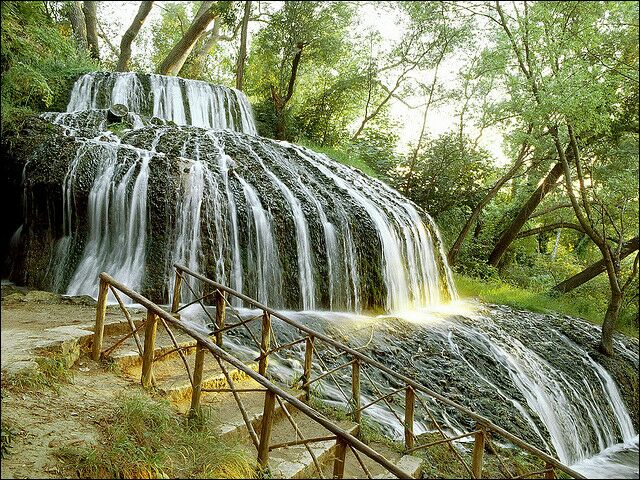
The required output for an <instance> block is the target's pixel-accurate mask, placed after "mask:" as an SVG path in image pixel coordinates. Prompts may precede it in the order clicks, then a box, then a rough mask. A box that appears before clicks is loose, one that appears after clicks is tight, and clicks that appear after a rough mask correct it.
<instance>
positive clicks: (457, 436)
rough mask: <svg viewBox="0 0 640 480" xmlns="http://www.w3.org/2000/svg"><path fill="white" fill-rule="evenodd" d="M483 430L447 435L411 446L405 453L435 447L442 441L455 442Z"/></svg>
mask: <svg viewBox="0 0 640 480" xmlns="http://www.w3.org/2000/svg"><path fill="white" fill-rule="evenodd" d="M481 431H482V430H474V431H473V432H469V433H463V434H461V435H456V436H455V437H447V438H443V439H442V440H436V441H435V442H431V443H425V444H424V445H418V446H417V447H413V448H410V449H408V450H405V453H411V452H415V451H416V450H422V449H423V448H429V447H433V446H434V445H440V444H441V443H446V442H453V441H454V440H460V439H461V438H464V437H470V436H471V435H475V434H476V433H480V432H481Z"/></svg>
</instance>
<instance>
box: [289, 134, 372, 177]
mask: <svg viewBox="0 0 640 480" xmlns="http://www.w3.org/2000/svg"><path fill="white" fill-rule="evenodd" d="M297 143H298V144H299V145H302V146H304V147H307V148H308V149H310V150H313V151H314V152H318V153H324V154H325V155H326V156H327V157H329V158H331V159H332V160H335V161H336V162H339V163H342V164H343V165H349V166H351V167H355V168H358V169H360V170H362V171H363V172H364V173H366V174H367V175H369V176H370V177H373V178H378V174H377V173H376V172H375V170H373V168H371V167H370V166H369V165H368V164H367V163H366V162H365V161H364V160H363V159H361V158H359V157H358V156H356V155H350V154H348V153H347V152H345V151H343V150H340V149H338V148H333V147H323V146H320V145H318V144H316V143H313V142H312V141H310V140H306V139H299V140H298V141H297Z"/></svg>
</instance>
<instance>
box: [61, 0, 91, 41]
mask: <svg viewBox="0 0 640 480" xmlns="http://www.w3.org/2000/svg"><path fill="white" fill-rule="evenodd" d="M65 15H66V16H67V18H68V19H69V22H70V23H71V30H72V31H73V38H75V40H76V44H77V45H78V48H79V49H80V50H81V51H86V50H87V46H88V45H87V24H86V21H85V18H84V12H83V11H82V2H78V1H72V2H66V3H65Z"/></svg>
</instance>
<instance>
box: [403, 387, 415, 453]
mask: <svg viewBox="0 0 640 480" xmlns="http://www.w3.org/2000/svg"><path fill="white" fill-rule="evenodd" d="M415 403H416V391H415V390H414V389H413V387H412V386H411V385H407V389H406V390H405V397H404V446H405V447H406V448H407V449H409V448H413V415H414V411H415Z"/></svg>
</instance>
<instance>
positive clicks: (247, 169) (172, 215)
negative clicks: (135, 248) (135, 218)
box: [9, 77, 446, 311]
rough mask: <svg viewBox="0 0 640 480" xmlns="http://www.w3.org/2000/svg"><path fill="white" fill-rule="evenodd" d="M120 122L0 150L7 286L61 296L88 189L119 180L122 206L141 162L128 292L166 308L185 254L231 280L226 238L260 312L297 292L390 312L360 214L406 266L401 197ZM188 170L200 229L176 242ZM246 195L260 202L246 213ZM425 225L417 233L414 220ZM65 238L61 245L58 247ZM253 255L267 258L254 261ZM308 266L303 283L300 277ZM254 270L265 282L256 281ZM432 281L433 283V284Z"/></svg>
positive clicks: (83, 116) (46, 121)
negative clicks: (16, 226) (17, 234)
mask: <svg viewBox="0 0 640 480" xmlns="http://www.w3.org/2000/svg"><path fill="white" fill-rule="evenodd" d="M105 78H106V77H105ZM103 100H104V101H106V99H103ZM122 118H123V121H122V122H117V123H115V124H114V123H111V124H110V123H109V118H108V111H107V110H106V109H102V110H100V109H98V110H90V111H80V112H71V113H63V114H53V113H49V114H45V115H44V116H43V118H37V119H36V118H34V119H33V121H32V122H28V124H27V125H26V126H25V128H24V131H23V133H21V134H19V135H17V137H16V141H15V142H13V143H11V142H9V144H10V145H13V147H12V148H13V150H12V151H13V152H14V153H15V154H14V155H13V161H14V163H15V165H21V166H22V167H23V170H24V173H25V182H24V192H25V195H24V196H23V198H25V199H26V200H27V202H26V203H25V205H24V211H25V214H26V217H25V218H26V219H27V222H26V223H25V228H24V233H23V236H24V239H23V240H22V244H23V251H24V252H25V255H24V258H23V259H21V260H20V261H19V264H20V265H22V266H23V268H21V269H22V271H24V272H25V273H24V276H23V278H21V279H20V281H26V282H28V284H29V285H33V286H37V287H38V288H54V289H55V290H57V291H60V292H64V291H65V286H66V285H67V284H68V283H69V281H70V280H71V278H72V277H73V274H74V271H76V269H77V267H78V265H79V263H80V261H81V259H82V258H83V255H84V250H85V248H87V246H88V245H91V242H89V240H90V238H91V235H92V233H91V232H92V231H93V230H92V229H94V230H95V229H96V228H97V227H96V225H95V224H92V220H91V218H92V215H96V214H95V208H96V201H102V200H96V198H93V197H92V195H93V193H92V192H93V191H94V189H95V185H96V184H97V183H98V184H100V182H104V180H98V179H99V178H101V177H100V176H101V175H103V173H102V172H107V171H108V173H109V175H111V177H110V179H109V182H111V185H113V188H112V192H113V193H112V199H111V200H110V202H113V201H114V200H113V199H114V198H115V197H114V196H113V195H115V191H116V190H118V191H120V190H121V189H122V187H121V185H120V183H121V182H124V181H127V182H128V184H127V186H126V187H124V188H125V190H126V191H125V193H124V194H126V195H131V192H132V191H133V188H134V181H135V178H136V176H137V175H139V173H140V172H141V162H142V158H143V157H150V160H149V175H148V180H145V181H146V182H147V185H146V187H145V188H146V198H145V199H144V201H145V202H146V214H145V216H146V219H145V222H146V226H145V228H146V232H145V238H146V240H145V244H144V251H145V252H144V255H145V261H144V264H145V267H144V268H145V270H144V275H143V278H142V281H141V284H140V285H138V288H140V289H141V290H142V292H143V293H144V294H146V295H148V296H149V297H150V298H152V299H153V300H155V301H157V302H166V301H168V299H169V296H170V295H171V292H169V285H170V282H169V278H170V277H171V276H172V264H173V263H174V262H181V263H186V261H187V257H188V258H189V259H190V260H189V261H190V262H192V263H191V264H190V265H191V266H192V268H195V269H197V270H200V271H201V272H202V273H203V274H205V275H207V276H208V277H210V278H215V279H216V280H218V281H220V282H222V283H224V284H227V285H229V284H231V283H232V282H231V272H232V271H234V270H235V269H236V268H238V267H236V265H235V263H234V262H236V260H235V259H234V258H232V255H231V251H232V248H231V247H232V246H233V245H234V243H235V241H236V238H235V237H236V236H237V241H238V242H239V244H240V246H241V247H240V251H241V253H240V254H239V262H240V264H239V265H240V266H239V269H241V271H242V272H243V276H242V280H243V284H242V285H239V286H238V288H240V289H241V290H242V291H243V293H245V294H248V295H249V296H252V297H257V296H258V295H259V292H260V291H264V289H265V288H266V290H268V292H267V294H266V295H267V297H268V298H264V300H265V301H268V303H269V305H272V306H275V307H280V308H282V307H284V308H291V309H300V308H302V307H303V299H302V292H303V289H304V291H308V290H309V289H311V290H312V292H313V293H312V295H313V299H312V300H313V303H314V306H315V308H328V307H329V306H331V307H332V308H334V309H345V308H352V307H353V306H355V305H357V304H358V305H359V306H360V307H361V308H363V309H364V310H368V311H383V310H384V309H385V307H388V306H389V305H388V304H387V300H388V299H387V281H388V279H386V278H385V275H386V274H387V272H386V271H385V265H384V261H385V260H384V252H383V250H384V248H383V247H384V245H383V242H382V240H381V238H380V235H381V233H380V232H379V231H378V230H379V227H378V225H377V224H376V223H375V222H374V221H373V220H372V217H371V209H372V208H373V209H376V210H377V211H379V212H380V215H382V216H385V215H387V216H388V218H387V219H386V220H385V221H387V222H389V228H390V229H391V230H394V232H395V235H396V236H397V237H398V242H399V251H400V252H401V255H403V259H402V261H403V262H406V261H408V260H407V258H404V257H406V255H407V254H406V252H405V251H404V249H405V246H404V244H403V243H402V242H403V240H402V236H403V235H405V234H406V233H403V232H406V227H403V226H402V225H401V224H400V222H399V220H398V219H397V218H395V219H394V215H395V214H393V211H394V209H397V208H398V205H400V204H403V202H406V200H405V199H403V197H401V196H400V195H399V194H397V192H391V191H390V190H389V189H388V188H387V187H384V186H383V185H382V184H380V183H379V182H378V183H375V181H373V180H371V179H367V178H365V177H363V176H362V175H360V174H357V173H355V170H353V169H346V170H345V168H346V167H343V166H341V165H339V164H336V163H335V162H333V161H331V160H329V159H327V158H326V157H321V156H318V155H316V154H315V153H313V152H310V151H308V150H301V149H299V148H298V147H296V146H293V145H290V144H287V143H282V142H277V141H273V140H268V139H263V138H260V137H257V136H254V135H249V134H243V133H239V132H234V131H230V130H209V129H204V128H198V127H191V126H177V125H175V124H174V123H173V122H159V121H158V120H153V119H150V118H148V117H145V116H144V115H143V116H141V117H140V118H139V119H138V118H136V119H135V120H136V122H137V124H138V126H140V122H142V125H143V126H142V127H140V128H136V129H134V128H131V127H132V125H131V123H130V119H126V120H125V119H124V117H122ZM138 120H140V121H138ZM51 122H54V123H53V124H52V123H51ZM56 122H57V123H56ZM128 122H129V123H128ZM58 123H59V124H58ZM104 128H107V129H111V130H112V131H111V132H109V131H104V130H103V129H104ZM114 134H115V135H114ZM34 139H35V140H34ZM144 152H146V153H144ZM195 164H199V165H201V167H200V168H201V169H204V170H205V172H204V175H205V176H206V178H205V180H204V181H205V183H206V186H205V190H204V191H203V192H202V196H201V198H200V199H199V200H197V202H198V205H199V207H197V208H199V210H198V212H197V216H196V217H194V218H198V220H199V222H200V224H199V226H198V228H194V227H193V226H190V227H188V228H189V229H190V230H189V232H187V233H185V232H183V233H182V234H181V233H180V232H179V229H180V228H186V227H184V222H183V220H184V219H185V217H188V216H190V215H192V214H193V213H194V212H189V211H186V210H185V208H186V207H184V204H185V202H186V201H187V200H186V199H187V198H189V197H190V195H192V188H195V187H194V186H193V182H195V181H196V179H195V178H192V177H191V175H195V174H194V173H191V171H192V167H193V166H194V165H195ZM109 168H111V169H112V170H113V171H110V170H108V169H109ZM105 169H107V170H105ZM14 170H16V171H17V170H18V168H17V167H16V168H14ZM104 174H106V173H104ZM131 175H133V176H132V177H131ZM198 188H199V187H198ZM247 189H250V190H247ZM102 191H104V189H103V190H102ZM251 191H255V194H256V195H257V197H258V198H259V205H258V204H256V205H250V204H249V200H248V199H249V198H250V197H251V195H252V193H251ZM119 195H120V194H119ZM129 201H133V199H132V197H130V200H129ZM368 202H372V203H371V205H367V203H368ZM374 204H375V206H372V205H374ZM232 207H234V208H235V211H232ZM109 208H111V207H109ZM232 214H235V216H236V220H235V223H233V221H232ZM419 215H424V214H423V213H420V214H419ZM125 216H126V214H125ZM259 217H260V218H259ZM113 221H116V220H115V218H111V219H109V221H108V222H109V223H111V222H113ZM117 221H119V222H122V221H124V220H122V219H120V220H117ZM189 221H194V220H189ZM265 222H266V224H265ZM424 222H425V228H427V229H429V228H430V227H429V225H428V222H429V219H428V217H427V216H426V215H425V217H424ZM181 225H182V227H181ZM112 227H113V226H111V227H109V228H112ZM327 228H328V230H327ZM403 228H405V231H403V230H402V229H403ZM69 229H71V230H69ZM256 229H258V230H259V231H260V232H261V233H260V235H257V233H256V232H257V230H256ZM302 232H306V234H305V236H304V239H305V243H304V244H303V242H302V241H301V240H300V236H301V234H302ZM186 234H188V235H190V237H189V239H188V240H187V241H188V242H191V243H194V245H195V244H197V245H198V246H194V247H193V248H197V249H198V252H196V255H195V256H194V254H193V253H188V251H189V249H190V248H191V247H189V248H185V247H183V248H182V250H180V251H178V250H177V245H178V240H179V236H180V235H186ZM432 236H433V237H434V238H436V237H437V235H436V234H435V233H432ZM258 237H260V238H258ZM267 237H271V240H270V241H271V242H272V244H273V248H271V247H269V243H268V238H267ZM66 238H69V239H70V240H68V243H69V245H68V246H65V249H64V250H61V240H63V239H66ZM347 238H348V239H349V240H348V241H347ZM65 241H67V240H65ZM181 241H182V242H183V243H184V241H185V239H184V238H183V239H182V240H181ZM93 242H94V244H95V239H94V240H93ZM330 242H331V245H329V243H330ZM303 245H304V246H303ZM330 246H331V248H332V250H331V251H329V247H330ZM435 250H436V251H437V250H438V248H437V246H436V248H435ZM61 251H62V253H61ZM301 252H302V253H301ZM117 255H118V253H117V252H113V256H117ZM261 255H262V256H263V257H264V256H265V255H266V257H268V258H269V259H268V260H266V261H263V260H262V257H261V258H258V257H260V256H261ZM349 255H351V256H352V259H351V260H349V258H347V257H349ZM329 257H331V258H329ZM194 258H196V260H195V264H194V263H193V262H194V260H193V259H194ZM303 259H304V264H303ZM438 261H439V262H440V265H441V268H444V267H443V265H444V264H443V263H442V260H441V259H440V260H438ZM307 263H308V266H309V268H310V277H307V276H305V275H303V274H302V272H303V271H305V270H304V269H305V268H306V267H307ZM52 265H55V267H54V268H52V267H51V266H52ZM260 269H263V270H264V272H263V274H262V275H264V277H265V278H266V279H265V280H263V281H264V282H266V284H267V285H262V284H260V278H261V274H260V273H259V270H260ZM14 270H15V269H14ZM116 270H117V268H116ZM354 270H355V271H357V278H354V277H353V271H354ZM443 271H444V270H443ZM309 278H311V281H310V282H307V281H308V279H309ZM445 281H446V280H444V275H443V276H442V280H441V283H442V282H445ZM305 282H307V283H305ZM261 285H262V286H261ZM444 285H445V286H444V287H442V288H443V289H446V284H444Z"/></svg>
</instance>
